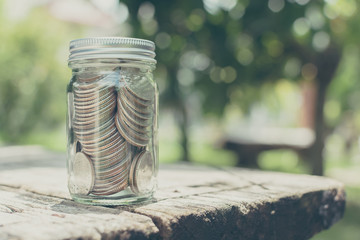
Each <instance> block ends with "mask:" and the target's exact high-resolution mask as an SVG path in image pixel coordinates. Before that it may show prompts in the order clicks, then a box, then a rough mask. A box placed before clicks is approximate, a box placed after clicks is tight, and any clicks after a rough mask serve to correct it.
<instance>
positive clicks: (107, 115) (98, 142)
mask: <svg viewBox="0 0 360 240" xmlns="http://www.w3.org/2000/svg"><path fill="white" fill-rule="evenodd" d="M114 73H115V72H114ZM118 79H119V78H118V75H117V74H109V75H107V76H99V77H95V78H92V79H91V81H85V82H84V83H83V84H82V83H81V82H80V83H78V84H76V85H75V84H74V121H73V130H74V133H75V134H76V138H77V139H78V141H79V142H80V144H81V151H82V152H83V153H84V154H86V157H88V158H89V159H90V160H91V163H92V165H93V169H94V171H93V173H92V174H94V175H95V176H94V177H93V179H94V184H93V186H92V187H91V191H90V192H91V193H92V194H94V195H110V194H114V193H117V192H119V191H121V190H123V189H124V188H126V187H127V186H128V175H129V173H128V172H129V170H128V169H129V167H130V161H131V153H130V148H129V147H128V143H127V142H126V141H125V139H124V138H123V137H122V136H121V135H120V133H119V131H118V130H117V127H116V124H115V115H116V99H117V94H116V91H115V84H116V81H118ZM111 81H113V82H114V84H109V82H111ZM80 165H81V164H80ZM80 165H79V166H80ZM74 166H75V165H74Z"/></svg>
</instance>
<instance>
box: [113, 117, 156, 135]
mask: <svg viewBox="0 0 360 240" xmlns="http://www.w3.org/2000/svg"><path fill="white" fill-rule="evenodd" d="M115 118H117V119H118V121H119V124H121V125H122V127H123V129H124V130H125V131H126V132H127V133H128V134H127V135H129V136H131V137H133V138H136V139H139V140H144V141H147V140H148V139H149V137H150V131H137V130H136V129H134V128H131V126H129V124H128V123H127V122H126V121H124V119H121V118H119V117H118V116H115Z"/></svg>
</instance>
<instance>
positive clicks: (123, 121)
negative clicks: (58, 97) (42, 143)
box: [67, 58, 158, 205]
mask: <svg viewBox="0 0 360 240" xmlns="http://www.w3.org/2000/svg"><path fill="white" fill-rule="evenodd" d="M69 66H70V67H71V69H72V73H73V74H72V78H71V81H70V83H69V85H68V88H67V97H68V113H67V133H68V146H67V150H68V157H67V159H68V161H67V163H68V188H69V191H70V194H71V196H72V198H73V199H74V200H76V201H78V202H82V203H88V204H99V205H121V204H130V203H134V202H139V201H144V200H148V199H150V198H151V197H152V195H153V193H154V191H155V189H156V186H157V172H158V140H157V131H158V123H157V119H158V91H157V85H156V83H155V82H154V80H153V74H152V71H153V69H154V68H155V65H154V63H149V62H144V61H137V60H129V61H124V60H123V59H121V58H111V59H106V58H95V59H87V60H78V61H72V62H71V63H69Z"/></svg>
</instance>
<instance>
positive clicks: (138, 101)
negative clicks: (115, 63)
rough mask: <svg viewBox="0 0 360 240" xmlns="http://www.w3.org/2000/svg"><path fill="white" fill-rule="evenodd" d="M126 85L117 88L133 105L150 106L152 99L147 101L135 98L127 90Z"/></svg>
mask: <svg viewBox="0 0 360 240" xmlns="http://www.w3.org/2000/svg"><path fill="white" fill-rule="evenodd" d="M127 89H128V88H127V87H122V88H120V89H119V91H121V93H122V94H124V95H125V96H126V98H127V99H129V101H131V102H133V103H134V104H135V105H138V106H142V107H148V106H150V105H151V104H152V103H153V101H147V100H143V99H140V98H137V97H136V96H135V95H134V94H132V93H131V92H130V91H129V90H127Z"/></svg>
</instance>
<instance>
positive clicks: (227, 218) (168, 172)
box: [0, 147, 345, 240]
mask: <svg viewBox="0 0 360 240" xmlns="http://www.w3.org/2000/svg"><path fill="white" fill-rule="evenodd" d="M344 210H345V192H344V186H343V185H342V184H341V183H339V182H337V181H335V180H331V179H328V178H324V177H315V176H308V175H294V174H284V173H275V172H262V171H255V170H246V169H240V168H214V167H205V166H194V165H184V164H174V165H162V166H161V167H160V171H159V190H158V191H157V193H156V195H155V198H154V200H153V201H151V202H149V203H147V204H142V205H136V206H128V207H121V206H119V207H102V206H88V205H82V204H79V203H76V202H74V201H72V200H71V199H70V197H69V194H68V192H67V188H66V168H65V154H63V153H53V152H49V151H45V150H44V149H42V148H39V147H5V148H0V239H37V240H41V239H100V238H103V239H175V240H176V239H184V240H185V239H245V240H246V239H266V240H271V239H293V240H296V239H308V238H310V237H311V236H313V235H314V234H316V233H317V232H320V231H321V230H323V229H327V228H329V227H331V226H332V225H333V224H334V223H335V222H337V221H338V220H339V219H341V217H342V216H343V213H344Z"/></svg>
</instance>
